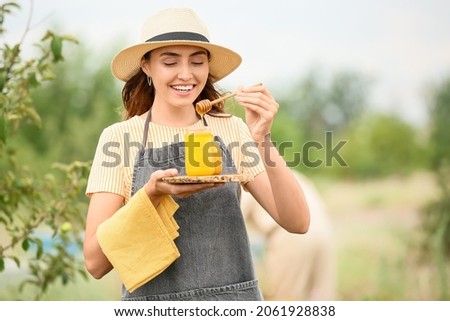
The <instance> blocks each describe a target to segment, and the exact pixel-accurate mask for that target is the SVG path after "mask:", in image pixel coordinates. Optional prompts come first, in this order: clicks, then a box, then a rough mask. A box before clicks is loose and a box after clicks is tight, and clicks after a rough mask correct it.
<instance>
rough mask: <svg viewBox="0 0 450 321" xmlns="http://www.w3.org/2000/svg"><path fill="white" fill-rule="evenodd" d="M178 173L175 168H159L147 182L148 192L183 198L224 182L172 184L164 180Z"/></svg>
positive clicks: (149, 193)
mask: <svg viewBox="0 0 450 321" xmlns="http://www.w3.org/2000/svg"><path fill="white" fill-rule="evenodd" d="M176 175H178V171H177V170H176V169H175V168H170V169H166V170H157V171H155V172H153V173H152V175H151V176H150V179H149V182H148V184H147V189H148V191H147V194H148V195H149V196H150V195H174V196H178V197H181V198H187V197H189V196H191V195H192V194H195V193H198V192H200V191H202V190H205V189H209V188H214V187H218V186H222V185H223V184H224V183H202V184H171V183H167V182H164V181H163V180H162V178H163V177H172V176H176Z"/></svg>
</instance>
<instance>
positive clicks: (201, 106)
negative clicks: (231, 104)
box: [195, 92, 237, 116]
mask: <svg viewBox="0 0 450 321" xmlns="http://www.w3.org/2000/svg"><path fill="white" fill-rule="evenodd" d="M236 94H237V93H236V92H234V93H230V94H227V95H225V96H222V97H220V98H217V99H215V100H213V101H210V100H209V99H203V100H200V101H199V102H198V103H196V104H195V110H196V111H197V113H198V114H199V115H201V116H203V115H204V114H206V113H207V112H208V111H210V110H211V108H212V106H213V105H214V104H217V103H219V102H221V101H222V100H225V99H228V98H231V97H233V96H236Z"/></svg>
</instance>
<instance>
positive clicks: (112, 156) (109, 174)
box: [86, 127, 126, 198]
mask: <svg viewBox="0 0 450 321" xmlns="http://www.w3.org/2000/svg"><path fill="white" fill-rule="evenodd" d="M119 147H120V142H119V140H118V138H117V134H115V132H114V130H113V128H112V127H107V128H105V129H104V130H103V132H102V134H101V135H100V139H99V142H98V144H97V148H96V151H95V156H94V160H93V162H92V167H91V171H90V173H89V178H88V182H87V187H86V196H88V197H91V196H92V194H93V193H98V192H109V193H115V194H119V195H121V196H123V197H124V198H126V195H125V194H126V193H125V187H124V175H123V163H122V162H121V155H120V153H119V152H120V148H119Z"/></svg>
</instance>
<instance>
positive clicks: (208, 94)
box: [122, 53, 225, 119]
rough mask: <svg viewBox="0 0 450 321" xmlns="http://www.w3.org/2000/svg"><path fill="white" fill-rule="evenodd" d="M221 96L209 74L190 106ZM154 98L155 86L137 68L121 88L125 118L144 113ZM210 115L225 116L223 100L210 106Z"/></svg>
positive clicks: (147, 57)
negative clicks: (134, 73) (149, 83)
mask: <svg viewBox="0 0 450 321" xmlns="http://www.w3.org/2000/svg"><path fill="white" fill-rule="evenodd" d="M149 58H150V53H147V54H145V55H144V57H143V59H149ZM220 96H221V93H220V92H219V91H218V90H217V89H216V87H215V86H214V78H213V77H212V76H211V75H209V76H208V79H207V81H206V85H205V88H203V90H202V92H201V93H200V95H199V96H198V97H197V99H196V100H195V101H194V104H193V105H192V108H195V107H194V106H195V104H196V103H197V102H198V101H200V100H203V99H209V100H210V101H212V100H214V99H217V98H219V97H220ZM154 99H155V87H154V86H153V85H150V86H149V85H148V82H147V75H146V74H145V73H144V72H143V71H142V70H141V69H139V71H138V72H137V74H136V75H134V76H133V77H131V79H130V80H128V81H127V82H126V83H125V85H124V87H123V89H122V102H123V104H124V107H125V115H124V118H125V119H130V118H132V117H134V116H139V115H142V114H144V113H146V112H147V111H148V110H149V109H150V108H151V107H152V105H153V101H154ZM208 114H209V115H211V116H225V112H224V102H223V101H222V102H220V103H217V104H215V105H214V106H212V108H211V110H210V111H209V112H208Z"/></svg>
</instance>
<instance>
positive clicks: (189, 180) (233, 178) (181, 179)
mask: <svg viewBox="0 0 450 321" xmlns="http://www.w3.org/2000/svg"><path fill="white" fill-rule="evenodd" d="M162 180H163V181H164V182H167V183H172V184H198V183H226V182H242V181H245V180H246V175H244V174H229V175H210V176H173V177H163V178H162Z"/></svg>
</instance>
